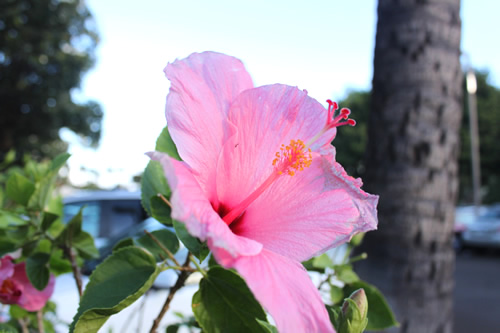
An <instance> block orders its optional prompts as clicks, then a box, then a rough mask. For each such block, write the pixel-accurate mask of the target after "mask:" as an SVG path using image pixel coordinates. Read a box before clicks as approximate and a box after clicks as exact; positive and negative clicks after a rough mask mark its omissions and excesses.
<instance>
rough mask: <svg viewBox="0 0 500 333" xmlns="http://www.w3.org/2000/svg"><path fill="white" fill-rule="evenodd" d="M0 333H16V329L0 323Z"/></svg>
mask: <svg viewBox="0 0 500 333" xmlns="http://www.w3.org/2000/svg"><path fill="white" fill-rule="evenodd" d="M0 333H17V329H16V328H14V327H13V326H10V325H9V324H6V323H0Z"/></svg>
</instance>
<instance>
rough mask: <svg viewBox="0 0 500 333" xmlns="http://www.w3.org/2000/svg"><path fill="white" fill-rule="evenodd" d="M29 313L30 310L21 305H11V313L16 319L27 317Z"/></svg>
mask: <svg viewBox="0 0 500 333" xmlns="http://www.w3.org/2000/svg"><path fill="white" fill-rule="evenodd" d="M28 314H29V312H28V311H26V310H25V309H23V308H22V307H20V306H19V305H16V304H12V305H11V306H10V307H9V315H10V316H11V317H12V318H14V319H21V318H25V317H27V316H28Z"/></svg>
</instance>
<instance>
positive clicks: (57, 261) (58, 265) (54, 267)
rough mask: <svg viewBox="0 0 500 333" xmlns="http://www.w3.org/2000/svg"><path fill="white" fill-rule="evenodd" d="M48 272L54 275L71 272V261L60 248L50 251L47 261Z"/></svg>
mask: <svg viewBox="0 0 500 333" xmlns="http://www.w3.org/2000/svg"><path fill="white" fill-rule="evenodd" d="M49 266H50V272H51V273H53V274H54V275H56V276H57V275H61V274H64V273H68V272H71V270H72V268H71V263H70V262H69V260H68V259H66V258H65V257H64V252H63V250H61V249H57V250H55V251H54V252H52V255H51V256H50V261H49Z"/></svg>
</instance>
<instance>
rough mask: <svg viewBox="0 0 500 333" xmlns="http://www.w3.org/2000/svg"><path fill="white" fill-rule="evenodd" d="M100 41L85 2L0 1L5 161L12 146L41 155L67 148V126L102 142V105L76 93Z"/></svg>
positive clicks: (0, 141)
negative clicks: (63, 136)
mask: <svg viewBox="0 0 500 333" xmlns="http://www.w3.org/2000/svg"><path fill="white" fill-rule="evenodd" d="M97 41H98V36H97V33H96V29H95V26H94V22H93V20H92V16H91V15H90V13H89V11H88V10H87V8H86V7H85V5H84V2H83V1H79V0H72V1H71V0H69V1H59V0H3V1H1V2H0V109H1V115H0V161H1V160H3V158H4V156H5V154H6V152H8V151H9V150H10V149H15V150H16V151H17V153H18V156H21V155H22V153H25V152H27V153H30V154H32V157H34V158H35V159H39V158H41V157H45V156H47V157H53V156H55V155H56V154H58V153H60V152H61V151H65V150H66V148H67V147H66V144H65V143H64V142H63V141H62V140H61V139H60V137H59V130H60V129H61V128H63V127H66V128H69V129H71V130H72V131H74V132H76V133H78V134H80V135H82V136H83V137H84V139H85V140H84V141H86V142H88V143H89V144H94V145H95V144H97V142H98V140H99V137H100V124H101V119H102V111H101V108H100V106H99V105H98V104H97V103H95V102H92V101H89V102H87V103H85V104H77V103H75V102H74V101H73V99H72V97H71V90H72V89H74V88H78V87H79V85H80V81H81V77H82V74H83V73H84V72H85V71H87V70H88V69H89V68H90V67H91V66H92V64H93V61H94V56H93V54H94V49H95V47H96V44H97Z"/></svg>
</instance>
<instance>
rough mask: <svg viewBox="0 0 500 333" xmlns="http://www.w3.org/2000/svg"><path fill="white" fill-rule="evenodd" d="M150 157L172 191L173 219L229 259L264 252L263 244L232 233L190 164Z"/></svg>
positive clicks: (166, 157) (154, 154) (166, 156)
mask: <svg viewBox="0 0 500 333" xmlns="http://www.w3.org/2000/svg"><path fill="white" fill-rule="evenodd" d="M150 157H151V158H152V159H154V160H157V161H159V162H160V163H161V165H162V166H163V169H164V172H165V176H166V177H167V180H168V183H169V185H170V188H171V190H172V196H171V197H170V201H171V204H172V218H173V219H175V220H178V221H181V222H183V223H184V224H185V225H186V228H187V229H188V231H189V233H190V234H191V235H193V236H195V237H198V238H199V239H201V240H203V241H204V240H208V243H209V246H210V247H211V249H212V248H221V249H223V250H224V251H225V252H224V253H225V254H227V255H226V256H225V257H224V258H225V262H229V261H231V260H232V258H233V257H237V256H240V255H255V254H257V253H259V252H260V251H261V249H262V245H261V244H259V243H257V242H255V241H252V240H250V239H247V238H244V237H240V236H238V235H235V234H234V233H233V232H231V230H230V229H229V227H228V226H227V225H226V223H224V221H222V219H221V218H220V217H219V215H218V214H217V213H216V212H215V211H214V209H213V208H212V205H211V204H210V202H209V201H208V198H207V197H206V194H205V193H204V192H203V191H202V189H201V187H200V185H199V184H198V182H197V180H196V179H195V177H194V176H193V174H192V172H191V169H190V168H189V167H188V166H187V165H186V163H184V162H179V161H177V160H175V159H173V158H171V157H170V156H168V155H166V154H162V153H158V152H154V153H151V154H150Z"/></svg>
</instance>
